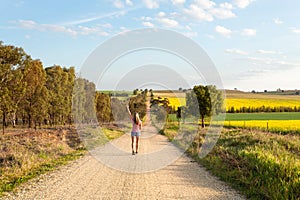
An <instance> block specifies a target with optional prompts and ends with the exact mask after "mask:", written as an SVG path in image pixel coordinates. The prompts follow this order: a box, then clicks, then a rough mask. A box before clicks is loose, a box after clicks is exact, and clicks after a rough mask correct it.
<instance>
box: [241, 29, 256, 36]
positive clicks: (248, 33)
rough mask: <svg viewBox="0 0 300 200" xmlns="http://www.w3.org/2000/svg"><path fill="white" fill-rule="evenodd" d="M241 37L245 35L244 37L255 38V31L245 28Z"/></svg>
mask: <svg viewBox="0 0 300 200" xmlns="http://www.w3.org/2000/svg"><path fill="white" fill-rule="evenodd" d="M242 35H245V36H255V35H256V30H255V29H251V28H245V29H244V30H243V31H242Z"/></svg>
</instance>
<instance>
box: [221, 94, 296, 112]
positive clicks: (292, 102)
mask: <svg viewBox="0 0 300 200" xmlns="http://www.w3.org/2000/svg"><path fill="white" fill-rule="evenodd" d="M225 102H226V103H225V105H226V111H228V110H230V108H232V107H234V108H241V107H246V108H248V107H250V108H259V107H262V106H265V107H271V108H273V107H280V106H284V107H291V108H294V107H297V108H298V107H300V97H299V99H255V98H251V99H244V98H233V99H231V98H227V99H226V101H225Z"/></svg>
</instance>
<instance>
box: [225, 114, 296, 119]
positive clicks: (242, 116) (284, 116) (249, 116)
mask: <svg viewBox="0 0 300 200" xmlns="http://www.w3.org/2000/svg"><path fill="white" fill-rule="evenodd" d="M248 120H300V112H279V113H277V112H275V113H227V114H226V121H248Z"/></svg>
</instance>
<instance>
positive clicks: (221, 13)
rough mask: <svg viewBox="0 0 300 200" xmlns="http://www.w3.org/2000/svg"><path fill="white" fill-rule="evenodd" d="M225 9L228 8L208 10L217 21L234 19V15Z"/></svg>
mask: <svg viewBox="0 0 300 200" xmlns="http://www.w3.org/2000/svg"><path fill="white" fill-rule="evenodd" d="M226 7H229V6H223V7H222V6H220V7H219V8H213V9H211V10H210V13H211V14H213V16H215V17H217V18H219V19H229V18H233V17H236V15H235V14H234V13H233V12H232V11H231V10H230V9H228V8H226Z"/></svg>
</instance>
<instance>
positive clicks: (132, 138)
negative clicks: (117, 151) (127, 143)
mask: <svg viewBox="0 0 300 200" xmlns="http://www.w3.org/2000/svg"><path fill="white" fill-rule="evenodd" d="M133 143H134V136H131V149H132V154H134V150H133Z"/></svg>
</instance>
